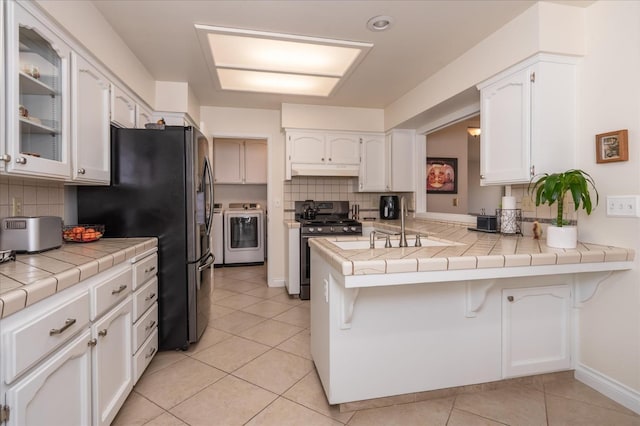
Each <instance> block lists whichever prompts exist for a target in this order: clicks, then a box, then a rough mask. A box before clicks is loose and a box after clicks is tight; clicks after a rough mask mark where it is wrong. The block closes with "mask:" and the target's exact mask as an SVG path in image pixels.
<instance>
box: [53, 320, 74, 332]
mask: <svg viewBox="0 0 640 426" xmlns="http://www.w3.org/2000/svg"><path fill="white" fill-rule="evenodd" d="M75 323H76V319H75V318H67V320H66V321H65V322H64V325H63V326H62V327H60V328H52V329H51V330H49V336H55V335H56V334H62V333H63V332H64V331H65V330H66V329H67V328H69V327H71V326H72V325H73V324H75Z"/></svg>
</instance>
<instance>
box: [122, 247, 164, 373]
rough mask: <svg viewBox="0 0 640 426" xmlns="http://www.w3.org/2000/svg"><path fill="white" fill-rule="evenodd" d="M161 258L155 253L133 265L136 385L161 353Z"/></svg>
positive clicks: (133, 352) (133, 357)
mask: <svg viewBox="0 0 640 426" xmlns="http://www.w3.org/2000/svg"><path fill="white" fill-rule="evenodd" d="M157 271H158V255H157V253H151V254H149V255H147V256H143V257H141V258H139V259H136V262H135V263H134V264H133V288H134V290H135V292H134V294H133V321H132V322H133V347H132V350H131V352H130V356H129V362H130V363H131V366H132V369H133V384H134V385H135V384H136V382H137V381H138V379H140V376H141V375H142V373H143V372H144V370H145V369H146V368H147V366H148V365H149V363H150V362H151V360H152V359H153V356H154V355H155V354H156V352H157V351H158V277H157V275H156V274H157Z"/></svg>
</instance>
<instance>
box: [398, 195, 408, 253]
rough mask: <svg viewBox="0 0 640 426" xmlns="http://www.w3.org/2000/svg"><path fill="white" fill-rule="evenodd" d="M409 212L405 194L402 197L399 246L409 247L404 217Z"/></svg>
mask: <svg viewBox="0 0 640 426" xmlns="http://www.w3.org/2000/svg"><path fill="white" fill-rule="evenodd" d="M406 214H408V212H407V205H406V203H405V200H404V195H403V196H402V197H400V246H399V247H408V244H407V233H406V231H405V227H404V217H405V215H406Z"/></svg>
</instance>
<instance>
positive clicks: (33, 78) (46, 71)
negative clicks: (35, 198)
mask: <svg viewBox="0 0 640 426" xmlns="http://www.w3.org/2000/svg"><path fill="white" fill-rule="evenodd" d="M5 5H6V13H7V16H6V22H7V26H6V56H5V58H6V76H5V78H6V89H7V90H6V95H7V97H6V102H7V104H6V114H7V122H6V125H7V134H6V144H7V146H6V154H7V155H5V157H4V161H5V162H6V163H7V164H6V165H5V170H6V171H7V172H8V173H12V174H14V173H15V174H22V175H32V176H37V177H45V178H50V179H68V178H69V174H70V169H69V167H70V160H69V157H70V155H69V142H70V135H69V119H70V117H69V114H70V100H69V94H70V90H69V82H70V77H69V69H70V56H71V48H70V47H69V46H68V45H67V44H66V43H65V42H64V41H63V40H62V39H60V38H59V37H58V36H57V35H56V33H55V32H54V31H53V30H52V29H51V28H50V27H48V26H47V25H46V24H45V23H44V22H43V21H41V20H40V19H38V18H36V17H35V16H34V15H32V14H31V13H29V12H28V11H27V10H26V9H25V8H24V7H23V6H22V5H21V4H19V3H17V2H5Z"/></svg>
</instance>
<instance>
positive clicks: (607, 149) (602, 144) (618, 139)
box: [596, 129, 629, 163]
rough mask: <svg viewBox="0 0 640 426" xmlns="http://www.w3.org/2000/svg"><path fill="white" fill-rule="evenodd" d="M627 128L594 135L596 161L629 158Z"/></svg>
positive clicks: (609, 161)
mask: <svg viewBox="0 0 640 426" xmlns="http://www.w3.org/2000/svg"><path fill="white" fill-rule="evenodd" d="M627 133H628V132H627V129H624V130H616V131H615V132H608V133H602V134H599V135H596V163H612V162H614V161H628V160H629V145H628V144H627Z"/></svg>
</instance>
